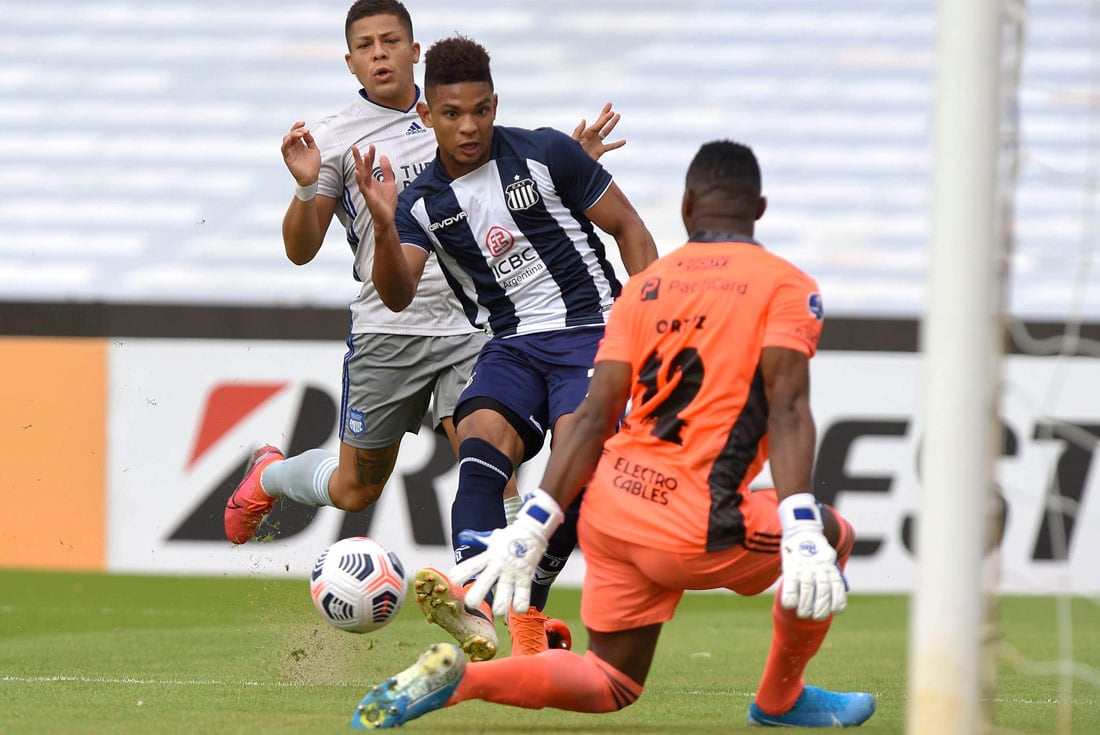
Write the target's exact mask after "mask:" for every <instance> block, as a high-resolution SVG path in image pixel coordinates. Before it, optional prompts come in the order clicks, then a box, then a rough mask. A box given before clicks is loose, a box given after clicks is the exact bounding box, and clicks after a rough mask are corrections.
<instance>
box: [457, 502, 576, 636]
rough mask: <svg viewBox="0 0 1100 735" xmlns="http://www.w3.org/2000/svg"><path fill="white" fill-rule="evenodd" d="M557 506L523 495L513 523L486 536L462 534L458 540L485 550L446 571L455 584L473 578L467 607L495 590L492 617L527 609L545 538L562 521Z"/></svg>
mask: <svg viewBox="0 0 1100 735" xmlns="http://www.w3.org/2000/svg"><path fill="white" fill-rule="evenodd" d="M564 517H565V516H564V514H563V513H562V512H561V508H560V507H559V506H558V504H557V502H556V501H555V500H554V499H553V498H552V497H550V496H549V495H547V494H546V493H545V492H543V491H542V490H534V491H532V492H530V493H527V494H526V495H524V498H523V505H522V506H520V509H519V513H518V514H517V515H516V520H515V521H514V522H513V523H512V524H511V525H509V526H506V527H505V528H498V529H496V530H495V531H491V532H488V533H484V532H483V533H474V532H471V531H462V532H461V533H459V536H458V538H459V541H461V542H462V543H468V544H471V545H481V546H484V547H485V550H484V551H483V552H481V553H480V554H478V555H477V556H474V557H470V558H469V559H467V560H466V561H463V562H461V563H459V564H457V565H455V567H454V568H453V569H452V570H451V572H450V574H449V575H448V577H450V579H451V581H452V582H454V583H455V584H462V583H463V582H465V581H467V580H469V579H473V578H474V577H477V581H476V582H474V584H473V585H471V587H470V589H468V590H467V591H466V606H467V607H471V608H476V607H477V606H478V605H480V604H481V601H482V600H484V599H485V597H486V596H487V595H488V594H489V591H490V590H492V589H493V588H494V587H495V588H496V591H495V592H494V594H493V612H494V613H496V614H497V615H501V616H504V615H507V614H508V608H509V607H512V608H514V609H516V610H524V611H525V610H527V609H528V608H529V607H530V606H531V580H532V579H533V578H534V576H535V568H536V567H537V566H538V564H539V561H541V560H542V555H543V554H544V553H546V545H547V543H548V542H549V540H550V536H551V535H552V534H553V533H554V531H556V530H557V528H558V526H560V525H561V522H562V520H563V519H564Z"/></svg>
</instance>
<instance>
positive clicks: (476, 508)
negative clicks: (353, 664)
mask: <svg viewBox="0 0 1100 735" xmlns="http://www.w3.org/2000/svg"><path fill="white" fill-rule="evenodd" d="M424 89H425V96H426V102H421V103H419V104H418V106H417V107H418V110H419V112H420V116H421V118H422V120H423V122H424V125H425V126H427V127H430V128H432V130H433V132H434V133H435V138H436V141H437V142H438V144H439V148H438V152H437V154H436V158H435V160H434V161H433V162H432V164H431V166H429V167H428V168H427V169H426V170H425V171H424V172H423V173H422V174H421V175H420V176H418V177H417V179H416V180H415V181H414V182H413V183H412V184H411V185H410V186H409V187H407V188H404V190H403V191H401V192H400V196H398V191H399V188H400V187H399V185H398V183H397V182H396V181H395V179H394V173H395V172H394V170H393V167H392V165H391V162H390V161H389V157H388V155H386V153H385V151H384V150H382V149H381V148H380V147H378V146H370V147H368V148H367V150H366V154H365V156H364V155H361V152H360V150H359V149H358V148H356V149H354V151H353V152H354V155H355V158H356V180H357V182H358V185H359V188H360V189H361V190H362V191H363V194H364V196H365V198H366V202H367V206H369V207H370V210H371V215H372V216H373V218H374V222H375V260H374V270H373V279H374V283H375V286H376V287H377V288H378V293H379V295H380V296H381V298H382V300H383V301H384V302H385V303H386V304H387V305H388V306H389V307H390V308H392V309H395V310H403V309H406V308H407V307H408V306H409V304H410V303H412V299H413V295H414V294H415V292H416V288H417V287H418V285H419V284H420V283H421V282H422V279H423V277H424V274H425V272H426V271H425V268H426V265H427V263H428V262H430V256H431V255H432V254H433V253H434V254H435V255H436V256H437V257H438V259H439V262H440V265H441V266H442V267H443V271H444V274H445V276H446V278H447V280H448V282H449V283H450V284H451V287H452V288H453V289H454V291H455V294H456V295H457V297H458V300H459V302H460V303H461V308H462V309H463V311H464V312H465V314H466V317H467V318H468V319H469V320H470V323H472V324H475V325H477V326H478V327H481V328H483V329H486V330H487V331H488V332H489V333H490V334H491V335H492V337H491V339H490V340H489V342H488V343H487V344H486V345H485V347H484V348H483V349H482V351H481V354H480V355H479V356H478V360H477V363H476V364H475V366H474V374H473V377H472V379H471V381H470V383H469V385H468V386H467V387H466V389H465V390H464V391H463V393H462V396H461V398H460V399H459V402H458V405H457V406H456V407H455V414H454V418H455V425H456V430H457V433H458V439H459V480H458V492H457V494H456V497H455V501H454V503H453V504H452V508H451V538H452V544H453V545H454V548H455V556H456V559H457V560H458V561H462V560H463V559H464V558H466V557H467V556H469V555H471V554H474V553H476V552H477V551H478V550H479V549H477V548H471V545H470V544H468V543H465V542H464V540H460V539H459V538H458V537H457V534H458V533H459V532H460V531H462V530H463V529H473V530H475V531H482V532H488V531H491V530H493V529H494V528H499V527H501V526H504V525H505V517H504V513H503V511H502V509H501V494H502V492H503V491H504V488H505V484H506V483H507V481H508V478H509V477H510V476H511V475H512V473H513V471H514V469H515V467H516V466H518V465H519V464H520V463H522V462H523V461H525V460H526V459H529V458H530V457H532V456H534V455H535V454H536V453H537V452H538V451H539V449H540V448H541V446H542V443H543V440H544V436H545V434H546V432H547V430H550V431H551V432H552V434H553V440H554V441H555V442H557V441H559V440H560V439H561V438H562V437H563V436H566V435H567V434H568V432H569V430H570V424H571V422H572V416H573V412H574V410H575V409H576V407H577V406H578V405H579V404H580V402H581V400H582V399H583V398H584V395H585V392H586V390H587V387H588V378H589V375H590V372H591V369H592V362H593V358H594V357H595V353H596V347H597V346H598V344H599V340H600V338H601V336H602V335H603V325H604V321H605V319H606V315H607V312H608V310H609V309H610V308H611V304H612V302H613V300H614V298H615V297H616V296H617V295H618V293H619V290H620V288H621V286H620V283H619V281H618V280H617V278H616V276H615V273H614V269H613V267H612V266H611V264H610V263H609V262H608V260H607V259H606V257H605V249H604V245H603V243H602V242H601V241H600V238H599V236H598V235H597V234H596V230H595V227H599V228H600V229H601V230H603V231H604V232H606V233H608V234H609V235H611V236H612V237H613V238H614V239H615V241H616V243H617V245H618V247H619V251H620V253H621V255H622V260H623V263H624V265H625V266H626V269H627V271H628V272H629V273H630V274H634V273H637V272H639V271H641V270H642V269H644V268H645V267H646V266H647V265H648V264H649V263H650V262H652V261H653V260H655V259H656V257H657V248H656V246H655V244H654V242H653V238H652V236H651V235H650V233H649V231H648V230H647V229H646V227H645V225H644V224H643V222H642V220H641V218H640V217H639V216H638V214H637V212H636V211H635V210H634V207H633V206H632V205H631V204H630V202H629V201H628V200H627V198H626V196H625V195H624V194H623V193H622V191H621V190H620V189H619V187H618V186H617V185H616V184H615V183H614V182H613V181H612V180H611V175H610V174H609V173H608V172H607V171H606V170H605V169H604V168H603V167H602V166H601V165H600V164H599V163H598V162H596V161H595V160H593V159H592V158H591V157H589V156H588V155H586V154H585V153H584V151H583V150H582V148H581V146H580V145H578V144H577V142H576V141H574V140H571V139H570V138H569V136H567V135H565V134H563V133H559V132H558V131H556V130H552V129H549V128H542V129H539V130H534V131H532V130H522V129H519V128H506V127H495V126H494V120H495V118H496V108H497V97H496V94H495V93H494V91H493V82H492V75H491V73H490V69H489V55H488V53H487V52H486V51H485V49H484V48H483V47H482V46H480V45H479V44H477V43H475V42H474V41H471V40H469V39H467V38H464V37H461V36H459V37H455V38H449V39H445V40H443V41H440V42H438V43H436V44H434V45H433V46H432V47H431V48H430V49H429V50H428V52H427V54H426V55H425V81H424ZM376 161H377V162H378V165H379V168H380V169H381V173H382V180H381V181H380V180H379V179H378V178H376V175H375V172H376V171H377V170H378V169H376V163H375V162H376ZM578 506H579V503H578V504H574V506H573V507H572V508H571V510H570V511H569V513H568V514H567V515H568V518H567V521H566V523H564V524H562V526H561V528H560V529H559V530H558V532H557V533H556V534H555V536H554V538H553V539H552V540H551V541H550V545H549V547H548V548H547V553H546V556H544V557H543V561H542V563H541V565H540V568H539V574H538V576H537V577H536V580H537V581H536V584H535V587H534V592H533V595H532V599H531V602H532V605H531V606H530V608H529V609H527V610H513V611H511V613H510V615H509V622H508V626H509V629H510V632H511V635H512V650H513V654H515V653H517V652H520V653H537V652H539V651H540V650H545V649H546V645H547V644H546V640H545V636H544V635H542V634H541V630H542V625H543V623H542V622H541V621H543V620H545V616H544V615H543V613H542V610H543V609H544V607H545V604H546V597H547V594H548V590H549V585H550V583H552V581H553V580H554V578H555V577H556V576H557V574H558V572H560V570H561V567H562V565H564V563H565V560H566V559H567V558H568V556H569V554H570V552H571V551H572V550H573V548H574V546H575V545H576V508H577V507H578ZM415 587H416V592H417V601H418V603H419V604H420V607H421V610H422V611H423V612H424V613H425V615H426V616H427V617H428V619H429V620H431V621H433V622H436V623H439V624H440V625H442V626H443V627H444V628H446V629H447V630H448V632H450V633H451V634H452V635H454V636H455V637H456V638H458V639H459V641H460V643H462V646H463V649H464V650H465V651H466V653H467V654H470V656H471V658H475V659H476V658H477V657H478V656H479V655H480V651H479V646H480V642H479V641H477V640H472V639H469V637H468V636H465V629H464V628H463V627H462V626H458V628H457V629H455V626H454V625H453V624H454V623H455V622H456V616H455V615H454V612H453V611H455V610H459V611H461V610H462V609H464V604H463V602H462V597H463V594H464V593H463V590H462V589H461V588H458V587H456V586H454V585H452V584H451V583H450V581H449V580H448V579H447V578H446V576H445V575H444V574H443V573H442V572H440V571H438V570H436V569H431V568H429V569H423V570H421V571H420V572H418V573H417V575H416V581H415ZM517 649H518V650H517Z"/></svg>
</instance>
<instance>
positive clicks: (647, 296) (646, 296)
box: [641, 278, 661, 301]
mask: <svg viewBox="0 0 1100 735" xmlns="http://www.w3.org/2000/svg"><path fill="white" fill-rule="evenodd" d="M660 290H661V279H660V278H647V279H646V281H645V283H643V284H642V299H641V300H642V301H656V300H657V294H658V292H659V291H660Z"/></svg>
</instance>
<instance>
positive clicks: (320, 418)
mask: <svg viewBox="0 0 1100 735" xmlns="http://www.w3.org/2000/svg"><path fill="white" fill-rule="evenodd" d="M292 385H293V384H292V383H239V382H229V383H221V384H218V385H216V386H214V387H213V388H212V389H211V390H210V392H209V394H208V395H207V399H206V404H205V406H204V407H203V412H202V414H201V415H200V418H199V421H198V424H197V425H196V426H195V427H194V428H193V430H192V431H191V436H192V440H191V441H192V450H191V452H190V454H189V456H188V460H187V467H191V466H192V465H194V464H195V463H196V462H197V461H198V460H199V459H201V458H202V457H203V456H205V455H206V454H208V453H210V452H211V450H212V449H214V448H215V447H217V446H220V445H221V443H222V442H226V441H229V439H228V438H227V437H228V435H229V434H230V433H231V432H232V430H233V429H234V428H235V427H237V426H239V425H240V424H241V423H242V422H243V421H245V420H246V419H247V418H248V417H249V416H251V415H253V414H254V413H255V412H256V411H259V410H261V409H263V408H264V407H265V405H266V404H267V403H268V401H270V400H272V399H273V398H275V397H276V396H280V395H283V394H284V393H285V391H288V390H291V389H292ZM338 407H339V403H338V402H337V400H336V399H335V398H334V397H333V396H332V395H331V394H330V393H329V392H328V391H325V390H323V389H321V388H318V387H315V386H310V385H307V386H305V388H304V389H303V390H302V398H301V401H300V402H299V403H298V404H297V406H296V407H295V408H294V411H293V416H292V417H287V418H288V419H291V420H290V421H289V422H288V423H289V425H290V426H291V429H290V432H289V436H290V441H289V442H288V443H287V445H286V446H284V447H280V448H281V449H282V450H283V451H284V452H285V453H286V455H287V456H288V457H290V456H295V455H298V454H301V453H302V452H305V451H306V450H309V449H313V448H315V447H319V446H323V445H324V444H325V443H326V442H328V441H329V440H330V439H332V438H333V437H335V436H336V431H337V421H338V416H339V408H338ZM426 433H427V434H428V435H429V436H431V437H432V440H433V442H434V445H433V449H432V456H431V459H430V460H429V461H428V462H427V463H426V464H425V465H424V466H423V468H422V469H420V470H418V471H416V472H412V473H402V474H401V479H402V480H403V484H404V487H405V496H406V501H407V503H408V507H409V515H410V518H412V519H413V537H414V540H415V542H416V543H417V544H422V545H431V546H448V545H449V544H450V541H449V539H448V537H447V535H446V534H445V532H444V525H443V519H442V517H440V514H439V511H438V507H439V501H438V499H437V497H436V490H435V487H434V486H433V484H432V480H433V479H434V478H435V477H438V476H439V475H442V474H444V473H446V472H447V471H449V470H450V469H451V467H452V466H453V465H454V463H455V458H454V451H453V450H452V449H451V446H450V444H449V443H448V442H447V440H446V438H445V437H443V438H441V437H440V436H439V435H438V434H436V433H435V432H426ZM236 439H237V441H235V442H234V444H238V443H239V437H236ZM266 440H267V438H265V437H256V442H255V444H254V445H252V446H246V447H244V448H243V449H242V450H241V451H240V452H239V453H238V454H237V455H236V456H237V460H236V462H234V463H232V464H229V465H227V466H226V467H225V470H224V472H222V473H221V474H220V475H218V479H217V480H216V481H215V482H214V483H213V484H212V485H210V486H208V487H206V488H205V489H204V490H203V492H202V497H203V499H202V501H201V502H200V503H199V504H198V505H197V506H195V508H194V509H193V510H192V511H191V513H190V514H189V515H188V516H187V517H186V518H184V519H183V521H182V522H181V523H179V524H178V525H177V526H176V527H175V528H174V529H173V530H172V531H171V532H170V533H169V535H168V540H169V541H211V542H218V543H222V544H228V543H229V542H228V541H227V540H226V538H225V526H224V520H223V518H224V514H225V502H226V500H228V499H229V496H230V495H231V494H232V493H233V490H234V489H235V488H236V487H237V484H238V483H239V482H240V480H241V477H242V476H243V474H244V469H245V467H246V466H247V464H248V459H249V457H250V456H251V454H252V452H253V451H254V450H255V449H256V448H258V447H259V446H260V445H261V444H263V443H265V441H266ZM185 469H186V468H185ZM391 491H392V487H391V488H387V491H386V492H391ZM374 507H375V506H371V507H370V508H367V510H365V511H363V512H362V513H345V514H344V520H343V522H342V523H341V526H340V530H339V533H338V534H337V535H336V537H335V538H334V539H333V540H334V541H335V540H336V539H337V538H346V537H349V536H369V535H370V530H371V526H372V523H373V520H374ZM317 510H318V509H317V508H315V507H313V506H307V505H301V504H299V503H295V502H293V501H290V500H287V499H283V500H281V501H279V502H278V503H276V505H275V510H274V511H272V513H271V515H269V516H268V517H267V520H266V521H265V522H264V525H263V526H261V527H260V530H259V532H258V533H257V538H268V539H280V538H287V537H290V536H294V535H296V534H299V533H301V532H302V531H304V530H305V529H306V528H308V527H309V525H310V524H311V523H312V522H313V520H314V517H315V516H316V515H317Z"/></svg>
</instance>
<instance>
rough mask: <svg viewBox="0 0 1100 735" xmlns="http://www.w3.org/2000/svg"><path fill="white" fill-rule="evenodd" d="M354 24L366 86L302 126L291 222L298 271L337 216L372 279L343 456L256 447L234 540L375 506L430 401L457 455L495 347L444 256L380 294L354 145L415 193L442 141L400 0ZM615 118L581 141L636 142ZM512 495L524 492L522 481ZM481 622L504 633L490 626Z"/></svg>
mask: <svg viewBox="0 0 1100 735" xmlns="http://www.w3.org/2000/svg"><path fill="white" fill-rule="evenodd" d="M344 31H345V37H346V41H347V47H348V52H347V54H346V55H345V57H344V58H345V61H346V63H347V66H348V69H349V70H350V71H351V73H352V74H353V75H354V76H355V78H356V79H357V81H358V82H359V83H360V84H361V85H362V87H361V88H360V89H359V90H358V93H357V94H356V96H355V99H354V101H353V102H352V103H351V104H350V105H349V106H348V107H346V108H344V109H343V110H341V111H340V112H338V113H336V114H334V115H331V116H329V117H326V118H324V119H323V120H321V121H320V122H318V123H317V124H316V125H313V126H312V127H307V126H306V125H305V123H304V122H297V123H295V124H294V125H293V126H292V128H291V130H290V132H289V133H288V134H287V135H286V136H285V137H284V138H283V142H282V154H283V159H284V161H285V163H286V166H287V168H288V169H289V171H290V173H291V174H292V176H293V177H294V180H295V183H296V184H297V188H296V190H295V194H294V197H293V198H292V199H291V201H290V205H289V207H288V208H287V211H286V215H285V217H284V220H283V242H284V246H285V249H286V254H287V257H288V258H289V259H290V260H291V261H293V262H294V263H297V264H299V265H303V264H305V263H308V262H310V261H311V260H312V259H313V257H314V256H315V255H316V254H317V252H318V250H319V249H320V247H321V245H322V243H323V241H324V237H325V233H326V232H327V231H328V228H329V224H330V223H331V221H332V218H333V216H334V215H335V216H336V217H337V218H338V219H339V221H340V224H341V225H342V227H343V229H344V231H345V232H346V235H347V241H348V244H349V245H350V247H351V251H352V254H353V256H354V264H353V268H352V274H353V276H354V277H355V279H356V281H359V282H360V284H361V286H360V291H359V295H358V296H357V297H356V298H355V300H354V301H352V303H351V333H350V335H349V337H348V353H347V356H346V357H345V359H344V370H343V396H342V406H341V414H340V450H339V454H338V455H337V454H334V453H332V452H329V451H327V450H323V449H312V450H309V451H306V452H304V453H302V454H299V455H297V456H293V457H290V458H284V456H283V453H282V452H281V451H280V450H279V449H278V448H276V447H274V446H270V445H266V446H264V447H261V448H260V449H259V450H258V451H256V452H255V453H254V454H253V456H252V459H251V461H250V462H249V465H248V467H247V469H246V471H245V476H244V478H243V480H242V481H241V483H240V484H239V485H238V487H237V489H236V490H235V492H234V493H233V495H232V496H231V497H230V498H229V500H228V501H227V503H226V509H225V531H226V536H227V538H228V539H229V540H230V541H232V542H233V543H237V544H240V543H244V542H246V541H248V540H249V539H251V538H252V537H253V535H254V534H255V533H256V530H257V528H258V527H259V525H260V523H261V522H262V521H263V518H264V517H265V516H266V515H267V514H268V513H269V512H270V511H271V509H272V507H273V505H274V503H275V500H276V498H277V497H280V496H285V497H287V498H290V499H292V500H295V501H297V502H300V503H304V504H307V505H313V506H322V505H325V506H333V507H337V508H341V509H343V510H346V511H360V510H363V509H364V508H366V507H367V506H369V505H370V504H372V503H374V502H375V501H376V500H377V499H378V497H379V496H380V495H381V493H382V489H383V487H384V486H385V484H386V481H387V480H388V479H389V477H390V474H391V473H392V471H393V468H394V465H395V463H396V461H397V454H398V449H399V447H400V444H401V439H402V436H403V435H404V434H405V433H406V432H408V433H413V434H415V433H417V432H418V431H419V430H420V425H421V421H422V420H423V418H424V416H425V413H426V412H427V411H428V407H429V403H431V406H432V409H431V410H432V414H433V415H432V419H433V423H434V425H435V426H436V427H437V428H438V429H442V430H443V431H444V432H445V433H446V434H447V436H448V438H449V439H450V440H451V443H452V445H453V446H454V447H455V451H456V454H457V451H458V443H457V439H456V436H455V432H454V424H453V421H452V418H451V417H452V416H453V412H454V406H455V402H456V400H457V399H458V396H459V394H460V393H461V391H462V388H463V387H464V386H465V384H466V381H467V380H468V379H469V377H470V373H471V369H472V366H473V363H474V360H475V358H476V356H477V354H478V352H479V350H480V349H481V347H482V345H483V344H484V343H485V341H486V336H485V334H484V333H483V331H482V330H480V329H478V328H476V327H474V326H473V325H471V324H470V323H469V321H468V320H467V319H466V318H465V316H464V315H463V312H462V307H461V305H460V303H459V301H458V300H457V299H456V298H455V296H454V293H453V292H452V291H451V289H450V287H449V286H448V284H447V282H446V281H445V279H444V277H443V273H442V271H441V270H440V268H439V266H438V264H437V261H436V259H435V258H430V259H428V260H427V261H426V262H425V264H424V271H423V276H422V278H421V279H420V283H419V285H418V288H417V289H416V295H415V298H414V299H412V300H411V303H410V304H409V306H408V308H407V309H405V310H404V311H403V312H402V313H401V314H396V313H394V312H393V311H391V310H390V309H388V308H387V307H386V306H385V304H383V302H382V300H381V298H379V296H378V293H377V291H376V290H375V288H374V284H373V283H372V281H371V269H372V261H373V257H374V243H373V240H374V223H373V221H372V219H371V216H370V212H369V211H368V209H367V207H366V204H365V202H364V201H363V197H362V195H361V194H360V192H359V189H358V187H357V186H356V183H355V165H354V161H353V159H352V154H351V148H352V146H356V145H365V144H370V145H373V146H375V147H376V149H377V150H379V151H382V152H384V153H385V154H386V155H387V157H388V158H389V160H390V161H391V162H393V168H394V170H395V172H396V177H397V183H398V185H399V186H400V187H402V188H404V187H406V186H408V185H409V184H410V183H411V182H412V180H413V179H414V178H415V177H416V175H417V174H418V173H420V172H421V171H422V170H423V169H425V168H427V166H428V164H429V163H430V161H431V160H432V158H433V156H434V155H435V148H436V142H435V138H434V136H433V135H432V134H431V131H429V130H428V129H426V128H425V127H424V126H423V124H422V122H421V120H420V117H419V115H418V114H417V111H416V106H417V104H418V103H419V102H421V101H423V95H422V94H421V90H420V89H419V87H418V86H417V85H416V82H415V79H414V65H415V64H416V62H417V61H419V58H420V45H419V44H418V43H416V42H415V41H414V40H413V38H414V37H413V26H412V19H411V18H410V16H409V13H408V10H407V9H406V8H405V6H404V5H403V4H402V3H400V2H398V1H397V0H358V2H355V3H354V4H353V5H351V6H350V8H349V10H348V12H347V16H346V19H345V25H344ZM617 121H618V115H617V114H615V113H613V112H612V111H611V108H610V105H608V106H606V107H605V108H604V110H603V111H602V112H601V114H600V115H599V116H598V118H597V119H596V121H595V123H594V124H593V125H592V126H588V125H586V123H585V121H583V120H582V121H581V124H580V125H578V126H577V128H576V129H575V130H574V131H573V135H574V137H575V138H577V139H578V140H579V141H581V142H582V144H583V145H584V148H585V150H586V151H587V152H588V153H589V154H590V155H592V156H594V157H599V156H600V155H602V154H603V153H604V152H606V151H608V150H613V149H615V148H618V147H619V146H621V145H623V143H624V142H625V141H616V142H606V143H605V142H604V141H603V139H602V138H603V136H604V135H606V134H607V133H608V132H610V131H611V130H612V129H613V128H614V127H615V124H616V122H617ZM261 479H262V482H261ZM510 489H511V493H512V495H513V496H514V495H515V491H514V483H513V484H512V486H511V487H510ZM516 500H517V502H516V503H515V506H516V507H518V505H519V503H518V498H516ZM482 629H483V632H484V635H486V636H490V635H495V634H491V631H492V626H491V624H490V625H489V626H488V628H487V629H485V626H484V625H483V626H482ZM494 640H495V638H494Z"/></svg>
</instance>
